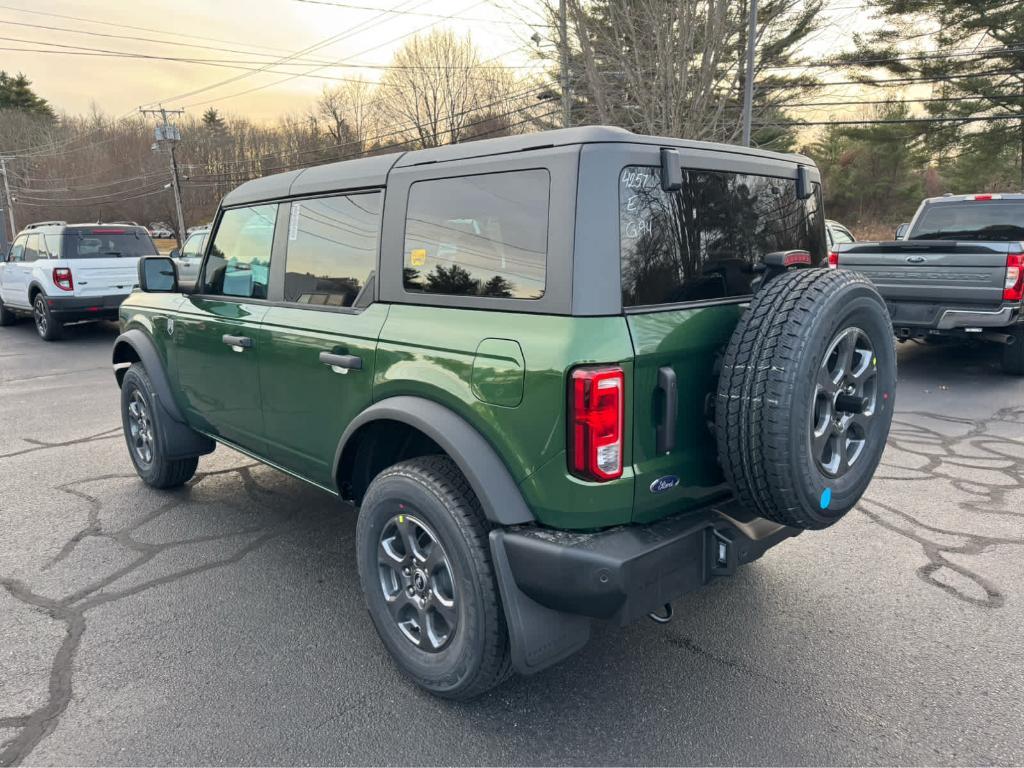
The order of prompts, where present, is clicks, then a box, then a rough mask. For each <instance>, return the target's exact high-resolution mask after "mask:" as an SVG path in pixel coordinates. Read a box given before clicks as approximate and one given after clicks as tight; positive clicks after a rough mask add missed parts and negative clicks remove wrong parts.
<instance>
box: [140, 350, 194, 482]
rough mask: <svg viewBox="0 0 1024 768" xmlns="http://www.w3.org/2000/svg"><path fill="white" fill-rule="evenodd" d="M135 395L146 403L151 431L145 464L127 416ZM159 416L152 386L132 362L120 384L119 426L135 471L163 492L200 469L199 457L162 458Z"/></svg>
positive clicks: (142, 371)
mask: <svg viewBox="0 0 1024 768" xmlns="http://www.w3.org/2000/svg"><path fill="white" fill-rule="evenodd" d="M136 394H137V395H138V397H139V398H140V399H141V401H142V402H143V403H144V404H145V408H146V409H147V411H148V413H147V419H148V421H149V423H150V425H151V430H152V440H151V445H150V448H151V452H152V458H151V460H150V461H148V462H146V461H144V460H143V459H142V458H141V457H140V455H139V451H138V449H137V447H136V445H135V444H134V441H133V436H132V426H131V422H132V417H131V416H130V414H129V409H130V407H131V404H132V401H133V398H134V397H135V396H136ZM161 413H162V412H161V410H160V409H159V408H157V407H156V398H155V395H154V390H153V384H152V382H151V381H150V379H149V376H148V374H147V373H146V369H145V368H143V367H142V365H141V364H140V363H132V365H131V367H130V368H129V369H128V370H127V371H125V374H124V380H123V381H122V382H121V423H122V426H123V429H124V438H125V443H126V444H127V446H128V455H129V457H130V458H131V460H132V464H133V465H134V467H135V471H136V472H137V473H138V475H139V477H140V478H142V481H143V482H144V483H146V485H148V486H150V487H152V488H159V489H162V490H163V489H167V488H177V487H179V486H182V485H184V484H185V483H187V482H188V481H189V480H191V479H192V476H193V475H194V474H195V473H196V467H198V466H199V457H198V456H190V457H187V458H183V459H168V458H166V457H165V456H164V442H163V435H162V433H161V429H162V424H161Z"/></svg>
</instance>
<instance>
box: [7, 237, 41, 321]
mask: <svg viewBox="0 0 1024 768" xmlns="http://www.w3.org/2000/svg"><path fill="white" fill-rule="evenodd" d="M31 238H32V240H33V244H34V243H35V242H36V241H38V238H39V235H31ZM29 245H30V243H29V236H28V235H22V236H21V237H19V238H18V239H17V240H15V241H14V245H12V246H11V252H10V255H9V256H8V259H7V262H6V263H5V264H4V269H3V272H2V274H0V280H2V281H3V282H2V284H0V288H2V290H3V293H2V298H3V301H4V304H6V305H7V306H9V307H28V306H30V305H29V301H28V281H29V276H30V275H31V272H32V262H33V261H35V257H34V251H30V250H29ZM27 256H32V258H31V259H29V260H26V257H27Z"/></svg>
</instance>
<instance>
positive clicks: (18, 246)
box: [10, 235, 28, 261]
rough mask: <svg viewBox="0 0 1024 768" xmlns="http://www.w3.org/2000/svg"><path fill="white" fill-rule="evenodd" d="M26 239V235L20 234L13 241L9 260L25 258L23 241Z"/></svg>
mask: <svg viewBox="0 0 1024 768" xmlns="http://www.w3.org/2000/svg"><path fill="white" fill-rule="evenodd" d="M27 241H28V237H27V236H26V235H22V236H21V237H19V238H18V239H17V240H15V241H14V245H12V246H11V255H10V261H24V260H25V243H26V242H27Z"/></svg>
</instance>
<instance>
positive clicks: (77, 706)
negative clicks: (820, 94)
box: [0, 321, 1024, 765]
mask: <svg viewBox="0 0 1024 768" xmlns="http://www.w3.org/2000/svg"><path fill="white" fill-rule="evenodd" d="M116 333H117V330H116V328H115V326H113V325H102V326H92V327H89V326H84V327H79V328H76V329H69V332H68V335H67V339H66V340H65V341H62V342H59V343H51V344H46V343H43V342H41V341H39V340H38V339H37V338H36V335H35V331H34V329H33V327H32V325H31V323H29V322H27V321H23V322H21V323H19V324H18V325H17V326H15V327H13V328H3V329H0V523H2V525H0V585H2V587H3V589H0V765H10V764H19V763H30V764H35V765H94V764H154V763H157V764H206V763H214V764H248V763H257V764H280V763H287V764H340V763H371V764H494V763H501V764H567V763H587V764H641V763H643V764H665V763H673V764H703V763H714V764H851V763H854V764H950V763H955V764H1021V763H1024V736H1022V734H1024V707H1022V706H1021V703H1022V702H1024V673H1022V670H1024V640H1022V638H1024V380H1019V379H1017V380H1015V379H1012V378H1010V377H1007V376H1004V375H1003V374H1002V373H1001V372H1000V370H999V366H998V360H997V356H996V351H995V350H991V349H971V348H967V347H924V346H910V345H908V346H904V347H901V348H900V366H901V370H900V379H901V381H900V387H899V391H898V396H897V411H898V413H897V417H896V423H895V425H894V429H893V433H892V436H891V439H890V446H889V449H888V451H887V453H886V456H885V459H884V463H883V467H882V468H881V469H880V471H879V474H878V475H877V477H876V479H875V481H874V483H873V484H872V486H871V488H870V489H869V491H868V493H867V496H866V497H865V499H864V501H863V502H862V503H861V505H860V506H859V508H858V509H857V510H855V511H854V512H852V513H851V514H850V515H848V517H847V518H846V519H845V520H844V521H842V522H841V523H840V524H839V525H837V526H836V527H835V528H833V529H831V530H830V531H828V532H823V533H808V534H805V535H803V536H801V537H799V538H798V539H796V540H793V541H791V542H787V543H785V544H783V545H782V546H780V547H779V548H777V549H775V550H773V551H772V552H770V553H769V554H768V555H766V556H765V557H764V558H763V559H762V560H761V561H759V562H757V563H754V564H753V565H751V566H749V567H747V568H746V569H744V570H742V571H741V572H740V573H739V574H738V575H737V576H735V577H733V578H732V579H731V580H728V581H722V582H719V583H716V584H715V585H713V586H711V587H710V588H708V589H705V590H704V591H702V592H700V593H697V594H694V595H691V596H689V597H687V598H685V599H683V600H681V601H679V602H678V603H677V604H676V605H675V610H676V619H675V620H674V621H673V622H672V623H671V624H669V625H667V626H658V625H655V624H654V623H652V622H647V621H645V622H643V623H640V624H637V625H634V626H632V627H629V628H627V629H625V630H619V629H615V628H602V629H599V630H598V631H597V632H596V636H595V638H594V640H593V642H592V643H591V644H590V645H589V646H588V647H587V648H586V649H585V650H584V651H583V652H582V653H581V654H579V655H577V656H576V657H574V658H572V659H570V660H569V661H567V662H565V663H563V664H561V665H560V666H558V667H556V668H554V669H551V670H549V671H548V672H546V673H543V674H541V675H539V676H537V677H534V678H519V679H514V680H512V681H511V682H510V683H508V684H506V685H504V686H503V687H501V688H499V689H497V690H496V691H494V692H492V693H490V694H488V695H487V696H485V697H484V698H482V699H479V700H477V701H475V702H472V703H469V704H452V703H447V702H443V701H439V700H436V699H433V698H431V697H430V696H427V695H425V694H423V693H421V692H419V691H418V690H417V689H415V688H414V687H413V686H412V685H410V684H408V683H407V682H405V680H404V679H403V678H402V677H401V676H400V675H399V674H398V673H397V671H396V669H395V668H394V666H393V665H392V664H391V662H390V661H389V659H388V657H387V656H386V654H385V652H384V650H383V648H382V647H381V645H380V644H379V642H378V640H377V637H376V635H375V633H374V631H373V628H372V626H371V624H370V621H369V618H368V617H367V615H366V611H365V609H364V607H363V603H362V598H361V595H360V592H359V587H358V583H357V576H356V566H355V558H354V554H353V552H352V539H353V534H354V529H355V517H354V515H353V514H352V510H351V509H350V508H348V507H346V506H344V505H341V504H339V503H338V502H336V501H335V500H334V499H332V498H330V497H328V496H326V495H324V494H322V493H320V492H318V491H316V490H314V489H312V488H310V487H307V486H305V485H304V484H302V483H300V482H298V481H296V480H293V479H290V478H288V477H286V476H284V475H282V474H279V473H277V472H275V471H273V470H270V469H267V468H264V467H261V466H258V465H254V464H253V462H252V461H250V460H249V459H247V458H246V457H243V456H241V455H240V454H237V453H234V452H232V451H229V450H227V449H224V448H219V449H218V450H217V451H216V452H215V453H214V454H213V455H211V456H209V457H206V458H204V459H203V460H202V461H201V462H200V472H199V474H198V475H197V476H196V478H195V479H194V480H193V481H192V482H191V483H190V484H189V485H188V486H187V487H185V488H184V489H181V490H179V491H176V492H172V493H159V492H155V491H152V490H150V489H148V488H147V487H146V486H144V485H143V484H142V483H141V481H139V480H138V479H137V478H136V476H135V475H134V473H133V471H132V468H131V464H130V462H129V460H128V456H127V453H126V449H125V446H124V443H123V440H122V438H121V434H120V416H119V410H118V390H117V387H116V385H115V383H114V378H113V376H112V374H111V370H110V366H109V350H110V347H111V343H112V341H113V339H114V337H115V335H116Z"/></svg>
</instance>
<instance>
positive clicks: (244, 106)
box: [0, 0, 547, 121]
mask: <svg viewBox="0 0 1024 768" xmlns="http://www.w3.org/2000/svg"><path fill="white" fill-rule="evenodd" d="M540 8H541V4H540V3H539V2H537V1H536V0H497V1H496V0H338V2H337V3H334V2H333V0H332V2H328V0H319V2H313V1H312V0H216V2H210V0H174V1H173V2H166V1H165V2H157V0H131V1H130V2H129V1H128V0H89V1H88V2H82V1H81V0H78V1H76V0H0V30H3V32H0V69H3V70H6V71H8V72H19V71H20V72H24V73H25V74H26V75H28V77H29V78H30V79H31V80H32V81H33V83H34V88H35V90H36V92H37V93H39V94H40V95H41V96H43V97H44V98H46V99H48V100H49V101H50V103H51V104H52V105H53V106H54V108H55V109H56V110H57V111H58V112H64V111H66V112H69V113H72V114H76V113H84V112H88V111H89V110H90V109H91V105H92V104H94V103H95V104H96V106H97V107H98V108H99V109H100V110H101V111H102V112H104V113H107V114H110V115H121V114H125V113H127V112H130V111H132V110H134V109H136V108H137V107H139V106H141V105H151V104H155V103H157V102H162V103H163V105H164V106H166V107H169V108H170V107H174V108H177V107H185V108H186V109H188V111H189V112H190V113H194V114H196V115H198V114H201V113H202V111H203V110H205V109H207V108H208V107H209V106H214V107H216V108H217V109H218V110H219V111H221V113H222V114H237V115H245V116H246V117H249V118H251V119H253V120H257V121H268V120H275V119H276V118H278V117H279V116H281V115H282V114H285V113H289V112H303V111H305V110H306V109H307V108H308V107H309V105H310V104H311V103H312V101H313V99H314V98H315V97H316V95H317V94H318V93H319V92H320V90H321V88H323V86H324V85H325V84H330V83H332V82H334V81H332V80H330V79H326V78H345V77H353V76H357V75H362V76H363V77H365V78H367V79H371V80H373V79H376V78H377V77H378V76H379V74H380V70H375V69H372V68H359V67H352V66H346V67H338V66H324V65H328V64H336V63H343V64H366V65H381V64H386V63H387V62H388V60H389V59H390V57H391V54H392V53H393V52H394V51H395V50H396V49H397V48H398V47H399V46H400V45H401V44H402V43H403V41H404V40H407V39H408V38H409V37H411V36H412V35H414V34H415V33H416V32H417V31H418V30H423V31H426V30H428V29H430V28H431V27H441V26H446V27H450V28H452V29H454V30H456V31H458V32H460V33H469V34H471V35H472V38H473V40H474V42H476V43H477V45H478V47H479V48H480V50H481V52H482V55H483V56H484V57H497V58H498V59H500V61H501V62H502V63H504V64H508V65H513V66H524V65H532V64H531V60H530V59H529V57H528V55H527V53H526V51H527V50H528V46H529V45H532V44H531V43H529V42H528V40H529V37H530V36H531V35H532V34H533V32H534V30H537V31H539V32H540V33H541V34H542V35H546V34H547V30H546V28H545V26H544V25H545V21H544V19H543V18H542V17H541V15H540V13H539V10H540ZM389 9H390V10H392V11H395V12H393V13H387V12H386V11H387V10H389ZM68 17H74V18H68ZM446 17H451V18H446ZM528 22H529V23H528ZM30 25H31V26H30ZM58 28H59V29H58ZM143 38H145V39H143ZM61 46H63V47H61ZM313 46H319V47H317V48H316V49H315V50H312V49H311V50H309V51H308V52H306V53H301V54H299V55H298V56H297V57H296V59H295V60H294V61H292V62H288V63H275V62H276V61H277V60H279V59H281V58H283V57H286V56H289V55H290V54H294V53H295V52H298V51H303V50H304V49H307V48H311V47H313ZM11 48H20V49H32V51H27V50H20V51H13V50H2V49H11ZM41 50H48V51H59V52H60V53H43V52H39V51H41ZM101 51H102V52H104V54H103V55H95V54H98V53H100V52H101ZM111 53H115V54H121V53H139V54H145V55H148V56H159V57H175V58H192V59H207V60H215V62H216V64H213V63H206V64H195V63H184V62H171V61H162V60H146V59H136V58H124V57H120V56H112V55H110V54H111ZM271 64H272V65H273V66H270V70H271V71H270V72H250V71H246V70H245V69H240V68H238V67H247V68H249V69H258V68H260V67H263V66H266V65H271ZM299 73H309V74H312V75H319V76H321V77H310V76H303V77H294V78H291V79H287V80H286V78H290V76H292V75H296V74H299ZM234 78H237V79H235V80H234V81H233V82H229V83H225V84H224V85H221V86H219V87H215V88H209V86H212V85H215V84H217V83H220V82H222V81H226V80H229V79H234ZM281 81H284V82H281ZM192 91H201V92H199V93H194V94H192V95H186V94H189V93H190V92H192ZM243 92H244V93H243Z"/></svg>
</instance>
